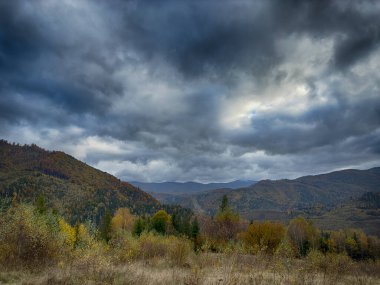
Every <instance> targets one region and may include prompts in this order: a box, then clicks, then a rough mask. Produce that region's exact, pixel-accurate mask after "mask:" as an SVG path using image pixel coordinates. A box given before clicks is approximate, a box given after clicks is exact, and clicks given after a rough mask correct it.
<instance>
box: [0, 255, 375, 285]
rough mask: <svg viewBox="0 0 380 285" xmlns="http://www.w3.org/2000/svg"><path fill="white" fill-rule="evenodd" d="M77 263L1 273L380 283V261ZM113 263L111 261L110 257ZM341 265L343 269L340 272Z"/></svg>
mask: <svg viewBox="0 0 380 285" xmlns="http://www.w3.org/2000/svg"><path fill="white" fill-rule="evenodd" d="M99 258H100V259H101V260H103V258H104V257H97V258H96V257H95V258H94V260H93V263H90V264H89V263H84V264H81V266H79V264H78V263H77V262H79V263H80V261H77V262H72V263H69V264H60V265H58V266H55V267H47V268H43V269H40V270H38V271H30V270H29V271H28V270H19V271H1V272H0V283H1V284H41V285H43V284H81V285H83V284H142V285H144V284H157V285H158V284H162V285H164V284H165V285H166V284H168V285H170V284H173V285H177V284H188V285H196V284H220V285H221V284H225V285H227V284H229V285H234V284H310V285H311V284H315V285H319V284H321V285H322V284H368V285H370V284H374V285H375V284H380V264H379V263H378V262H377V263H375V262H349V263H347V264H345V266H342V264H334V263H333V262H332V263H329V264H325V265H326V267H323V266H322V267H321V266H320V265H318V262H317V263H316V262H312V261H310V260H309V259H302V260H299V259H291V260H287V259H282V258H279V257H271V256H267V255H256V256H252V255H240V254H230V255H228V254H215V253H201V254H198V255H195V254H192V255H190V256H189V258H188V260H187V262H185V263H183V264H181V265H176V264H173V263H171V262H169V260H168V259H166V258H163V257H156V258H152V259H137V260H133V261H130V262H123V263H120V262H116V263H115V262H103V261H100V260H99ZM108 261H110V259H108ZM335 266H339V268H335ZM338 269H339V270H338Z"/></svg>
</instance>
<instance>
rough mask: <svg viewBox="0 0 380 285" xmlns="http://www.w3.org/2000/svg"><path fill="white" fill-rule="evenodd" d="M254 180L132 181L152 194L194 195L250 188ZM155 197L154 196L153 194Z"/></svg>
mask: <svg viewBox="0 0 380 285" xmlns="http://www.w3.org/2000/svg"><path fill="white" fill-rule="evenodd" d="M255 183H256V181H253V180H235V181H231V182H226V183H198V182H159V183H145V182H138V181H132V182H131V184H133V185H134V186H136V187H139V188H141V189H144V191H148V192H150V193H166V194H190V193H191V194H194V193H198V192H203V191H207V190H214V189H220V188H229V189H237V188H243V187H248V186H251V185H253V184H255ZM153 195H154V194H153Z"/></svg>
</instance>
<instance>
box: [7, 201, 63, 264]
mask: <svg viewBox="0 0 380 285" xmlns="http://www.w3.org/2000/svg"><path fill="white" fill-rule="evenodd" d="M68 253H69V247H68V245H67V243H66V242H65V237H64V236H63V235H62V233H61V232H60V231H59V226H58V220H57V218H56V217H55V216H53V215H50V214H46V215H45V214H40V213H38V212H37V211H36V210H35V209H34V208H33V207H32V206H28V205H19V206H17V207H12V208H10V209H9V210H8V211H7V212H6V213H5V214H4V215H2V216H1V218H0V263H1V264H2V265H3V266H6V267H31V268H36V267H39V266H42V265H46V264H50V263H54V262H57V261H58V260H59V259H61V258H62V257H63V256H65V255H66V254H68Z"/></svg>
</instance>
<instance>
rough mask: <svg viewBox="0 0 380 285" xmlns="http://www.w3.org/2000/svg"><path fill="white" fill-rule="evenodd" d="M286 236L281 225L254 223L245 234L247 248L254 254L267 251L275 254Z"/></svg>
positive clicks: (244, 239)
mask: <svg viewBox="0 0 380 285" xmlns="http://www.w3.org/2000/svg"><path fill="white" fill-rule="evenodd" d="M284 236H285V227H284V226H283V225H282V224H279V223H272V222H263V223H259V222H254V223H252V224H250V225H249V226H248V229H247V231H246V232H244V233H243V241H244V243H245V245H246V247H247V248H248V249H249V250H250V251H253V252H257V251H265V252H266V253H270V254H273V253H274V252H275V251H276V250H277V248H278V246H279V245H280V243H281V241H282V240H283V238H284Z"/></svg>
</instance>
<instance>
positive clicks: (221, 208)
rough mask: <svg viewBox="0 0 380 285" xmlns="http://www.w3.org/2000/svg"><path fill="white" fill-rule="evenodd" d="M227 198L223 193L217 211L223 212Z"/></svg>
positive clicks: (225, 208)
mask: <svg viewBox="0 0 380 285" xmlns="http://www.w3.org/2000/svg"><path fill="white" fill-rule="evenodd" d="M228 207H229V206H228V198H227V195H223V198H222V203H221V204H220V206H219V211H220V212H224V211H226V210H227V209H228Z"/></svg>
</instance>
